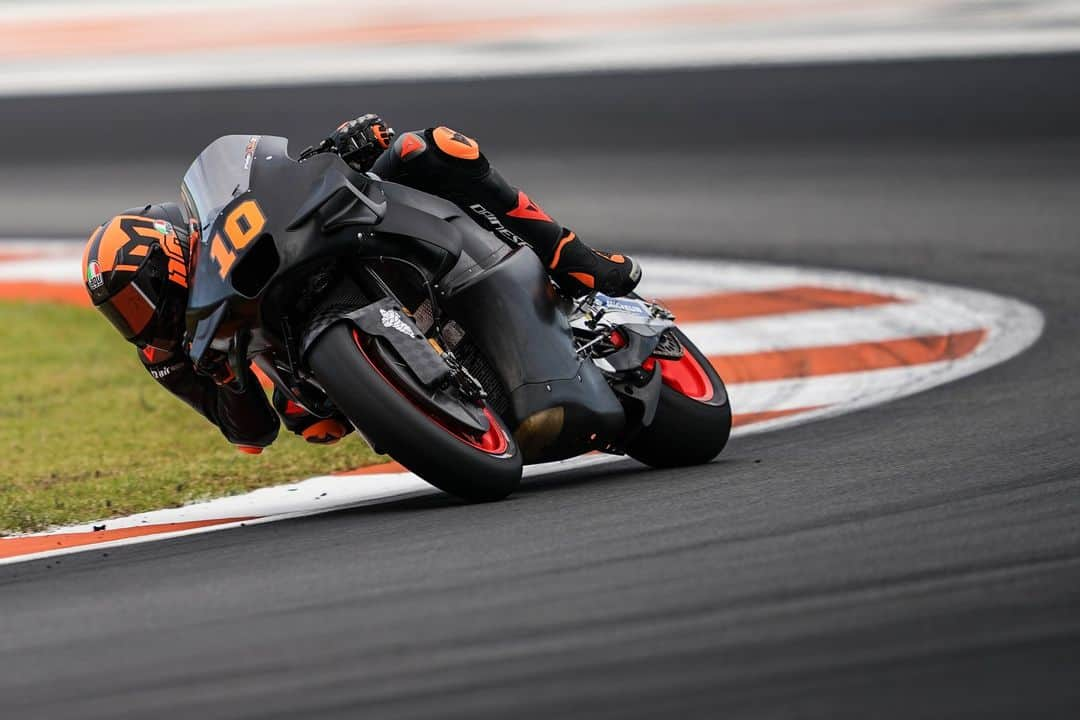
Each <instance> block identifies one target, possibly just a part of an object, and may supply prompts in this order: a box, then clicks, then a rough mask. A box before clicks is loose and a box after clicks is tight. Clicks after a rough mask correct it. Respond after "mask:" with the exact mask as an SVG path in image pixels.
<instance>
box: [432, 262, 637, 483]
mask: <svg viewBox="0 0 1080 720" xmlns="http://www.w3.org/2000/svg"><path fill="white" fill-rule="evenodd" d="M444 305H445V307H446V308H447V310H448V311H449V313H450V315H451V316H453V318H454V319H455V320H456V321H457V322H458V323H459V324H460V325H461V326H462V327H463V328H464V329H465V332H466V335H467V336H468V337H471V338H472V341H473V342H474V343H476V345H477V346H479V347H480V348H481V349H482V350H483V352H484V353H485V354H486V355H487V357H488V360H489V361H490V363H491V366H492V367H493V368H495V371H496V372H497V373H498V374H499V376H500V379H501V380H502V381H503V384H504V385H505V387H506V389H507V390H508V391H509V393H510V405H511V407H510V411H509V414H510V417H508V418H506V419H507V421H508V423H509V424H510V426H511V428H517V427H518V426H519V425H520V424H521V423H522V422H523V421H524V420H526V419H527V418H529V417H530V416H532V415H534V414H536V413H539V412H541V411H543V410H546V409H549V408H555V407H562V408H563V409H564V412H565V420H564V425H563V429H562V433H561V436H560V440H559V442H557V443H554V445H557V446H558V448H559V451H560V452H559V454H558V455H557V456H545V457H543V458H528V459H529V461H530V462H539V461H542V460H553V459H558V458H559V457H570V456H572V455H576V454H580V453H581V452H584V451H585V450H588V449H589V448H592V447H600V446H602V445H604V444H606V443H607V442H612V441H614V438H615V436H616V435H617V434H618V432H619V431H620V430H621V429H622V427H623V424H624V422H625V416H624V414H623V409H622V406H621V405H620V403H619V401H618V400H617V399H616V397H615V395H614V393H612V392H611V389H610V388H609V387H608V385H607V382H606V381H605V379H604V377H603V375H602V374H601V373H600V371H599V370H598V369H597V368H596V366H595V365H593V364H592V363H591V362H585V361H583V360H582V359H580V358H579V357H578V356H577V353H576V352H575V351H574V345H573V340H572V334H571V332H570V326H569V324H568V323H567V321H566V316H565V315H564V314H563V313H562V312H560V311H559V310H558V303H557V301H556V299H555V296H554V289H553V288H552V287H551V283H550V282H549V281H548V277H547V273H546V272H545V271H544V268H543V266H542V265H541V264H540V260H539V259H538V258H537V257H536V255H535V253H533V252H532V251H530V250H527V249H522V250H518V251H517V252H514V253H513V254H512V255H511V256H510V257H508V258H506V259H505V260H504V261H503V262H501V263H499V264H498V265H496V266H495V267H494V268H491V269H489V270H487V271H485V272H483V273H482V274H481V275H480V277H479V278H477V279H475V280H474V281H472V282H470V283H468V284H466V285H465V286H464V287H461V288H460V289H458V290H456V291H455V292H453V293H452V294H450V295H449V296H448V297H447V298H446V299H445V302H444Z"/></svg>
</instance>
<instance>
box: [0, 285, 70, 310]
mask: <svg viewBox="0 0 1080 720" xmlns="http://www.w3.org/2000/svg"><path fill="white" fill-rule="evenodd" d="M0 300H20V301H23V302H56V303H63V304H64V305H80V306H83V307H90V305H91V303H90V297H89V296H88V295H87V294H86V290H84V289H83V287H82V285H73V284H71V283H41V282H4V281H0Z"/></svg>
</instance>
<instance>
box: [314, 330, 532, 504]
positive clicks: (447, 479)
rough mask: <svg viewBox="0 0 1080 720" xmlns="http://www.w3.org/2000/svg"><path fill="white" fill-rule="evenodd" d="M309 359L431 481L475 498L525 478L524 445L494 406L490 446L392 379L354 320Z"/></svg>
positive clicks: (329, 386)
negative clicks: (423, 406) (440, 417)
mask: <svg viewBox="0 0 1080 720" xmlns="http://www.w3.org/2000/svg"><path fill="white" fill-rule="evenodd" d="M308 363H309V365H310V367H311V370H312V372H314V373H315V377H316V378H318V380H319V382H320V383H321V384H322V386H323V389H325V390H326V393H327V395H329V396H330V398H331V400H333V401H334V404H335V405H336V406H337V407H338V409H340V410H341V411H342V412H343V413H345V415H346V416H348V417H349V419H350V420H352V422H353V423H354V424H355V425H356V427H357V428H359V429H360V431H361V432H362V434H363V435H364V436H365V437H366V438H368V440H370V441H371V442H372V443H373V444H375V445H376V446H377V447H378V448H379V450H380V451H381V452H384V453H386V454H388V455H390V456H391V457H392V458H394V460H396V461H398V462H399V463H401V464H402V465H404V466H405V467H406V468H408V469H409V470H411V471H412V472H414V473H416V474H417V475H419V476H420V477H421V478H423V479H424V480H425V481H426V482H429V483H431V484H432V485H434V486H435V487H437V488H439V489H440V490H442V491H444V492H447V493H449V494H451V495H454V496H456V497H459V498H461V499H462V500H465V501H467V502H492V501H495V500H502V499H503V498H505V497H506V496H507V495H509V494H510V493H512V492H514V490H516V489H517V488H518V485H520V483H521V469H522V457H521V451H520V450H519V449H518V446H517V443H515V442H514V437H513V435H511V434H510V432H509V431H508V430H507V429H506V426H505V425H504V424H503V423H502V421H501V420H500V419H499V418H498V416H497V415H496V414H495V413H494V412H491V411H490V410H488V411H487V416H488V420H489V422H491V423H492V430H491V433H493V434H494V435H495V437H496V440H497V442H496V443H487V445H488V446H489V448H488V449H482V448H481V447H479V446H478V445H479V444H478V443H473V442H469V441H468V440H466V439H464V438H463V437H461V436H460V435H459V434H458V433H457V432H454V431H451V430H449V429H448V428H447V426H446V425H444V424H442V423H441V422H439V421H437V420H435V419H433V418H432V417H430V416H428V415H427V414H426V413H425V412H423V411H422V410H420V409H419V408H418V407H417V405H416V404H414V402H413V401H412V400H410V399H409V398H408V397H407V396H405V395H404V393H403V392H402V391H400V390H398V389H397V388H396V387H394V386H393V385H391V384H390V382H389V381H388V380H387V379H386V377H385V376H384V375H383V374H382V373H381V372H380V371H379V370H378V369H377V368H376V367H375V366H374V365H373V364H372V362H371V360H370V359H369V358H368V355H367V354H366V353H365V352H364V351H363V350H361V348H360V346H359V344H358V343H357V341H356V339H355V338H354V335H353V327H352V326H351V325H350V324H348V323H339V324H337V325H335V326H334V327H332V328H330V329H329V330H327V331H326V332H324V333H323V334H322V336H320V337H319V339H318V340H316V341H315V344H314V345H313V346H312V347H311V350H310V351H309V353H308ZM500 434H501V438H499V437H498V435H500ZM489 439H490V438H489ZM503 441H505V447H503Z"/></svg>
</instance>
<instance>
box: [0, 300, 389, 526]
mask: <svg viewBox="0 0 1080 720" xmlns="http://www.w3.org/2000/svg"><path fill="white" fill-rule="evenodd" d="M0 398H2V400H0V453H2V461H0V534H2V533H10V532H22V531H29V530H39V529H42V528H45V527H48V526H50V525H57V524H69V523H75V522H85V521H89V520H97V519H101V518H108V517H115V516H118V515H129V514H131V513H135V512H142V511H145V510H154V509H157V508H163V507H174V506H178V505H182V504H184V503H186V502H190V501H192V500H198V499H205V498H211V497H219V496H223V495H230V494H236V493H240V492H244V491H247V490H251V489H253V488H258V487H264V486H267V485H276V484H281V483H287V482H291V481H294V480H298V479H302V478H304V477H308V476H311V475H318V474H325V473H328V472H332V471H335V470H345V469H350V468H356V467H359V466H361V465H367V464H371V463H373V462H378V461H379V460H381V458H379V457H378V456H377V455H375V454H374V453H373V452H372V451H371V450H370V449H369V448H368V447H367V445H365V444H364V442H363V441H362V440H360V439H359V438H357V437H356V436H355V435H350V436H349V437H348V438H346V439H345V440H343V441H341V442H340V443H338V444H337V445H335V446H333V447H318V446H311V445H308V444H307V443H305V442H304V441H303V440H301V439H299V438H297V437H295V436H293V435H292V434H291V433H289V432H288V431H287V430H285V429H284V428H282V432H281V435H279V437H278V440H277V442H276V443H275V444H274V445H273V447H271V448H269V449H268V450H266V451H264V452H263V453H262V455H257V456H251V455H243V454H241V453H239V452H237V450H236V449H235V448H233V447H232V446H231V445H230V444H229V443H228V442H226V440H225V439H224V438H223V437H222V436H221V434H220V432H219V431H218V429H217V428H216V427H214V426H212V425H211V424H210V423H208V422H207V421H206V420H205V419H203V418H202V417H201V416H199V415H198V414H196V413H195V412H194V411H192V410H191V409H190V408H189V407H188V406H187V405H185V404H183V403H182V402H181V401H180V400H178V399H176V398H175V397H173V396H172V395H171V394H169V393H168V392H167V391H166V390H164V389H163V388H162V387H160V386H159V385H158V384H157V383H156V382H155V381H154V380H153V379H152V378H151V377H150V376H149V374H147V372H146V371H145V370H144V369H143V368H142V365H141V363H140V362H139V359H138V357H137V356H136V352H135V349H134V348H133V347H132V346H131V345H129V344H127V343H126V342H124V340H123V339H122V338H120V337H119V336H118V335H117V334H116V332H115V331H114V330H113V329H112V327H110V326H109V324H108V323H107V322H106V321H105V320H104V318H102V317H100V315H98V313H97V312H96V311H94V310H92V309H89V308H75V307H63V306H57V305H50V304H34V303H13V302H0Z"/></svg>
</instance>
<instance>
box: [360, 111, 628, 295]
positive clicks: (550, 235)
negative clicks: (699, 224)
mask: <svg viewBox="0 0 1080 720" xmlns="http://www.w3.org/2000/svg"><path fill="white" fill-rule="evenodd" d="M371 170H372V172H374V173H376V174H377V175H379V176H380V177H382V178H384V179H386V180H393V181H394V182H400V183H402V184H403V185H409V186H410V187H414V188H416V189H418V190H423V191H425V192H430V193H432V194H435V195H439V196H441V197H444V198H446V199H448V200H451V201H452V202H454V203H455V204H457V205H458V206H459V207H461V208H463V209H465V210H467V211H468V212H469V213H470V214H471V215H472V217H473V218H474V219H475V220H477V221H478V222H479V223H480V224H481V225H482V226H484V227H489V226H490V225H491V219H490V217H489V214H490V215H494V216H495V218H497V220H498V221H499V222H501V223H502V225H503V226H504V227H506V228H507V229H508V230H510V231H511V232H512V233H514V234H515V235H516V236H518V237H519V238H521V239H522V240H524V241H525V242H527V243H528V244H529V245H530V246H531V247H532V248H533V250H535V251H536V254H537V255H539V256H540V259H541V260H542V261H543V263H544V265H545V266H546V267H547V268H548V272H549V273H550V274H551V275H552V277H553V278H555V281H556V282H558V283H559V285H560V286H561V287H563V288H564V289H566V290H568V291H569V292H570V293H571V294H574V295H581V294H584V293H586V292H588V291H590V290H599V291H601V292H604V293H607V294H609V295H625V294H626V293H628V292H630V291H631V290H633V289H634V287H635V286H637V283H638V281H639V280H640V279H641V270H640V268H639V267H638V265H637V263H636V262H634V260H633V259H632V258H630V257H629V256H628V255H620V254H609V253H602V252H599V251H595V250H593V249H592V248H590V247H589V246H588V245H586V244H585V243H584V242H582V241H581V239H580V238H578V237H577V234H576V233H574V232H573V231H572V230H570V229H569V228H567V227H564V226H563V225H561V224H559V223H558V222H556V221H555V220H554V219H552V217H551V216H550V215H548V214H547V213H546V212H544V210H543V209H542V208H541V207H540V206H539V205H537V204H536V203H535V202H533V201H532V200H531V199H530V198H529V196H528V195H526V194H525V192H524V191H522V190H519V189H518V188H515V187H512V186H511V185H510V184H509V183H508V182H506V180H504V179H503V178H502V176H501V175H499V173H498V171H497V170H495V168H493V167H491V164H490V163H489V162H488V160H487V158H485V157H484V155H483V154H482V153H481V152H480V147H479V145H478V144H477V143H476V141H475V140H473V139H471V138H468V137H466V136H464V135H462V134H461V133H458V132H456V131H454V130H451V129H449V128H445V127H437V128H428V129H427V130H422V131H420V130H418V131H413V132H407V133H403V134H402V135H399V136H398V138H397V140H396V141H395V142H394V144H393V145H391V146H390V147H389V148H388V149H387V150H386V151H385V152H384V153H383V154H382V155H381V156H380V157H379V158H378V160H376V161H375V164H374V165H373V166H372V168H371Z"/></svg>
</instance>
